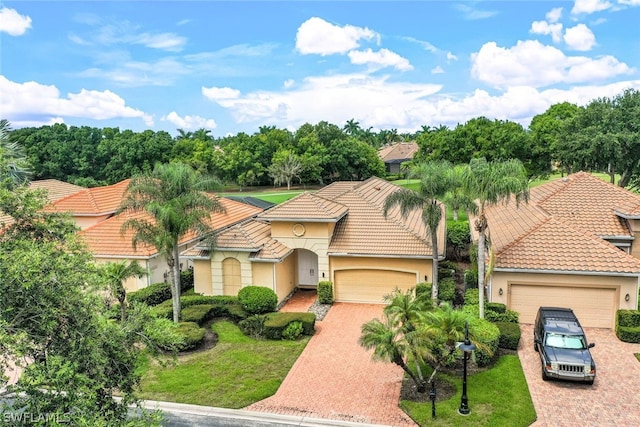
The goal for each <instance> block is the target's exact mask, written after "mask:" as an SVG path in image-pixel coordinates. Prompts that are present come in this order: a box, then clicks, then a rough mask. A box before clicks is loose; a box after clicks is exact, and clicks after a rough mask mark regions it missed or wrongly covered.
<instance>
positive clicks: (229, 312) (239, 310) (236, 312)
mask: <svg viewBox="0 0 640 427" xmlns="http://www.w3.org/2000/svg"><path fill="white" fill-rule="evenodd" d="M219 307H220V308H221V309H223V310H224V313H225V314H221V315H220V316H229V317H231V318H232V319H234V320H242V319H246V318H247V317H248V316H249V313H247V312H246V311H245V309H244V308H243V307H242V305H240V304H239V303H236V304H228V305H223V306H219Z"/></svg>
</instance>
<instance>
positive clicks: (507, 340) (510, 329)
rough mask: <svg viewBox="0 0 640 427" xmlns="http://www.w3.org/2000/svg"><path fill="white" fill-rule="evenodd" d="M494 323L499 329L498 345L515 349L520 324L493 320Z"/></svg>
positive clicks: (518, 337)
mask: <svg viewBox="0 0 640 427" xmlns="http://www.w3.org/2000/svg"><path fill="white" fill-rule="evenodd" d="M494 325H496V326H497V327H498V329H499V330H500V340H499V341H498V347H500V348H506V349H508V350H517V349H518V343H519V342H520V336H521V334H522V332H521V331H520V325H519V324H517V323H508V322H495V323H494Z"/></svg>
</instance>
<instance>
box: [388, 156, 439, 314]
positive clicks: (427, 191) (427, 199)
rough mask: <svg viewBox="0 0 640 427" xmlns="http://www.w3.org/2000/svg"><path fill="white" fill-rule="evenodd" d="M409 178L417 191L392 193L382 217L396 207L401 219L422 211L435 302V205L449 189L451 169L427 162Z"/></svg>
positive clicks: (436, 286)
mask: <svg viewBox="0 0 640 427" xmlns="http://www.w3.org/2000/svg"><path fill="white" fill-rule="evenodd" d="M410 176H411V177H414V178H419V179H420V183H419V188H418V191H417V192H416V191H413V190H409V189H406V188H402V189H400V190H398V191H395V192H393V193H391V194H390V195H389V196H387V198H386V199H385V201H384V208H383V209H384V211H383V213H384V216H385V218H386V217H387V215H388V214H389V211H390V210H391V209H392V208H394V207H396V206H398V207H399V208H400V214H401V215H402V217H403V218H405V219H406V218H407V216H408V215H409V213H411V212H412V211H414V210H415V209H422V222H423V223H424V225H425V227H426V229H427V230H428V233H429V236H430V237H431V248H432V249H433V256H432V259H433V262H432V273H431V276H432V280H431V283H432V285H431V299H432V300H433V301H434V302H435V301H437V299H438V256H439V251H438V226H439V225H440V222H441V221H442V210H443V209H442V204H441V203H440V202H439V201H438V200H439V199H441V198H443V197H444V195H445V194H446V193H447V191H449V189H450V188H451V165H450V164H449V163H448V162H426V163H420V164H417V165H416V166H414V167H413V168H412V170H411V172H410Z"/></svg>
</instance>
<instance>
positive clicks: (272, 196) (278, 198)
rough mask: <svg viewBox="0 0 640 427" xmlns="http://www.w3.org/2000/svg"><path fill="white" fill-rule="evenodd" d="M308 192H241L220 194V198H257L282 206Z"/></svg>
mask: <svg viewBox="0 0 640 427" xmlns="http://www.w3.org/2000/svg"><path fill="white" fill-rule="evenodd" d="M303 191H307V190H290V191H285V192H280V191H278V192H274V191H257V192H247V193H245V192H239V193H219V196H221V197H225V196H238V197H255V198H257V199H261V200H266V201H267V202H271V203H275V204H280V203H282V202H286V201H287V200H289V199H292V198H294V197H295V196H297V195H298V194H300V193H302V192H303Z"/></svg>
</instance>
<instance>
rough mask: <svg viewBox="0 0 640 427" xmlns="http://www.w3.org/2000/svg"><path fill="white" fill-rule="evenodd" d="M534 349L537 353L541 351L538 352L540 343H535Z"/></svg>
mask: <svg viewBox="0 0 640 427" xmlns="http://www.w3.org/2000/svg"><path fill="white" fill-rule="evenodd" d="M533 349H534V350H535V351H536V353H537V352H538V351H539V350H538V343H537V342H534V343H533Z"/></svg>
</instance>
